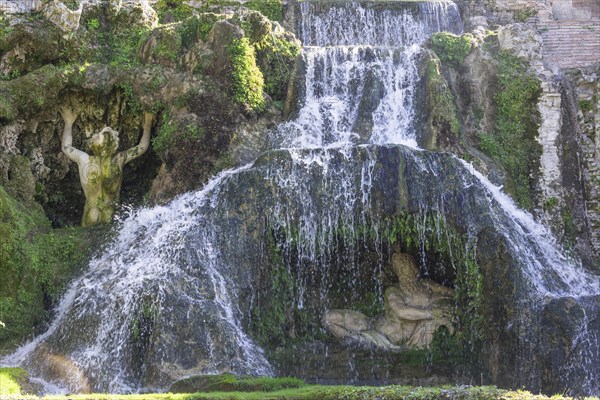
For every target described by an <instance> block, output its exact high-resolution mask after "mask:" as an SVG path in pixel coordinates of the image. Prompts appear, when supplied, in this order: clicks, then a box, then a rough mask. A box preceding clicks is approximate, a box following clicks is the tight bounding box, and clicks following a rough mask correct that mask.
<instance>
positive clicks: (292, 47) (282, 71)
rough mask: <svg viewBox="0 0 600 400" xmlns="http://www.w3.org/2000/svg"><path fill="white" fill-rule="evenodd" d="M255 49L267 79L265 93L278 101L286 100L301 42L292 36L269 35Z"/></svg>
mask: <svg viewBox="0 0 600 400" xmlns="http://www.w3.org/2000/svg"><path fill="white" fill-rule="evenodd" d="M254 47H255V49H256V56H257V59H258V65H259V67H260V70H261V71H262V72H263V74H264V77H265V91H266V92H267V94H268V95H269V96H271V97H272V98H273V99H274V100H276V101H277V100H279V101H283V100H285V98H286V96H287V89H288V83H289V81H290V79H291V76H292V72H293V69H294V64H295V62H296V57H297V56H298V54H299V53H300V49H301V46H300V42H299V41H298V40H297V39H295V38H294V37H293V36H291V35H290V36H289V37H286V36H284V35H281V36H279V35H278V36H275V35H268V36H267V37H266V38H265V40H263V41H261V42H259V43H256V44H255V45H254Z"/></svg>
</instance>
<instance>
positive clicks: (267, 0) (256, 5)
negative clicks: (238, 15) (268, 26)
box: [244, 0, 283, 21]
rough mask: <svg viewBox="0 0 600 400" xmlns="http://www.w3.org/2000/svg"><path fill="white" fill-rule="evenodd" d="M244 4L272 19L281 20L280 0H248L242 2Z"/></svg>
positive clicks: (281, 3)
mask: <svg viewBox="0 0 600 400" xmlns="http://www.w3.org/2000/svg"><path fill="white" fill-rule="evenodd" d="M244 6H245V7H248V8H249V9H251V10H255V11H258V12H260V13H261V14H262V15H264V16H265V17H267V18H269V19H270V20H272V21H281V20H283V1H282V0H249V1H247V2H246V3H244Z"/></svg>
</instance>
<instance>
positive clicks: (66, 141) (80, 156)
mask: <svg viewBox="0 0 600 400" xmlns="http://www.w3.org/2000/svg"><path fill="white" fill-rule="evenodd" d="M60 113H61V115H62V117H63V120H64V122H65V129H64V131H63V135H62V140H61V149H62V152H63V153H65V155H66V156H67V157H69V159H70V160H71V161H75V162H77V163H80V162H85V160H86V159H87V158H89V156H88V155H87V153H85V152H83V151H81V150H78V149H76V148H75V147H73V124H74V123H75V120H76V119H77V114H75V113H74V112H73V110H71V109H70V108H66V107H63V108H61V109H60Z"/></svg>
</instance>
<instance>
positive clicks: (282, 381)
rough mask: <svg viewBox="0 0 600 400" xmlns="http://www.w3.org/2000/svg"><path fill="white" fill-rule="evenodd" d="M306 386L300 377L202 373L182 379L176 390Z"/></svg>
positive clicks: (265, 389) (261, 389) (274, 389)
mask: <svg viewBox="0 0 600 400" xmlns="http://www.w3.org/2000/svg"><path fill="white" fill-rule="evenodd" d="M303 386H305V383H304V381H303V380H301V379H298V378H271V377H237V376H235V375H233V374H219V375H201V376H193V377H190V378H187V379H182V380H180V381H178V382H177V383H175V384H174V385H173V387H172V390H173V391H174V392H190V391H198V392H263V393H265V392H267V393H268V392H277V391H280V390H284V389H293V388H299V387H303Z"/></svg>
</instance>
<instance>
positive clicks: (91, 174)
mask: <svg viewBox="0 0 600 400" xmlns="http://www.w3.org/2000/svg"><path fill="white" fill-rule="evenodd" d="M60 113H61V115H62V117H63V120H64V122H65V129H64V131H63V136H62V151H63V153H64V154H65V155H66V156H67V157H68V158H69V159H70V160H71V161H75V162H76V163H77V166H78V167H79V180H80V182H81V187H82V188H83V192H84V194H85V207H84V209H83V217H82V219H81V225H82V226H92V225H96V224H101V223H109V222H110V221H111V219H112V216H113V214H114V212H115V207H116V206H117V204H118V203H119V197H120V194H121V183H122V182H123V167H124V166H125V164H127V163H128V162H130V161H132V160H134V159H136V158H138V157H139V156H141V155H142V154H144V153H145V152H146V150H148V146H149V145H150V132H151V130H152V119H153V115H152V114H151V113H149V112H145V113H144V133H143V135H142V139H141V140H140V143H139V144H138V145H137V146H135V147H132V148H131V149H129V150H125V151H121V152H119V153H117V150H118V148H119V133H118V132H117V131H115V130H113V129H111V128H109V127H106V128H104V129H102V130H101V131H100V132H98V133H95V134H94V135H93V136H92V137H91V138H90V140H89V146H90V149H91V151H92V154H93V155H89V154H87V153H85V152H84V151H81V150H78V149H76V148H75V147H73V145H72V143H73V124H74V123H75V120H77V114H76V113H74V112H73V110H72V109H70V108H68V107H62V108H61V109H60Z"/></svg>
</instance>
